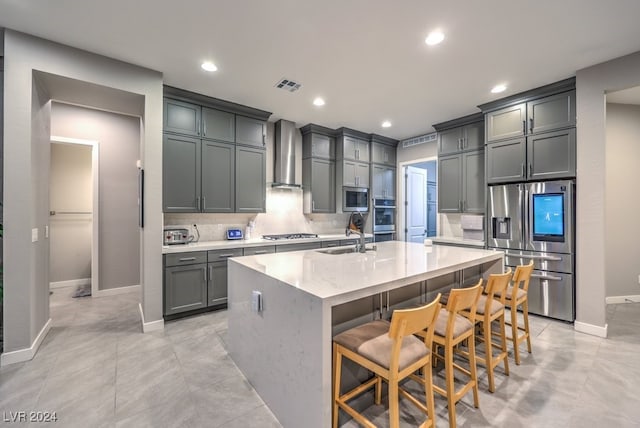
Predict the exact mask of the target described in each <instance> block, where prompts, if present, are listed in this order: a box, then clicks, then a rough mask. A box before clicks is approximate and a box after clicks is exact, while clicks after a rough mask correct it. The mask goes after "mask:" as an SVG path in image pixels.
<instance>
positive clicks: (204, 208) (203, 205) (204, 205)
mask: <svg viewBox="0 0 640 428" xmlns="http://www.w3.org/2000/svg"><path fill="white" fill-rule="evenodd" d="M206 209H207V200H206V199H205V197H204V196H203V197H202V211H205V210H206Z"/></svg>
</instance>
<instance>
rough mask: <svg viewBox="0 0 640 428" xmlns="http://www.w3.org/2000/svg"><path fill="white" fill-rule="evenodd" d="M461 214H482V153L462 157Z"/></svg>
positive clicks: (483, 190) (467, 154)
mask: <svg viewBox="0 0 640 428" xmlns="http://www.w3.org/2000/svg"><path fill="white" fill-rule="evenodd" d="M462 171H464V173H463V176H462V180H463V182H462V212H466V213H480V214H482V213H484V210H485V204H484V201H485V180H484V151H478V150H476V151H473V152H468V153H464V154H463V155H462Z"/></svg>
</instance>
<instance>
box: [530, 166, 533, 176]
mask: <svg viewBox="0 0 640 428" xmlns="http://www.w3.org/2000/svg"><path fill="white" fill-rule="evenodd" d="M532 176H533V164H531V163H529V177H532Z"/></svg>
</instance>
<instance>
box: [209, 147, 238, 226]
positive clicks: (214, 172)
mask: <svg viewBox="0 0 640 428" xmlns="http://www.w3.org/2000/svg"><path fill="white" fill-rule="evenodd" d="M235 159H236V147H235V146H234V145H233V144H227V143H218V142H215V141H207V140H202V207H201V208H202V210H201V211H202V212H208V213H232V212H234V210H235V191H234V189H235V181H236V162H235Z"/></svg>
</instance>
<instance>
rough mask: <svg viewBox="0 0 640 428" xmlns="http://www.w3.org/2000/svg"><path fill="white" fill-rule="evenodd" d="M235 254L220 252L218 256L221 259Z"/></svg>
mask: <svg viewBox="0 0 640 428" xmlns="http://www.w3.org/2000/svg"><path fill="white" fill-rule="evenodd" d="M233 256H234V255H233V254H232V253H230V254H220V255H219V256H218V258H219V259H226V258H229V257H233Z"/></svg>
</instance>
